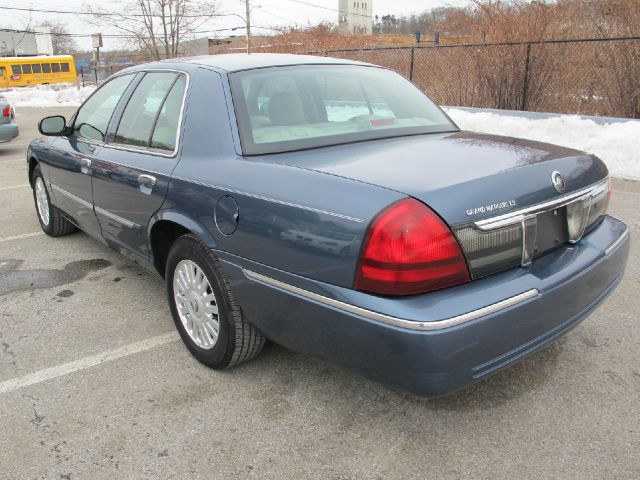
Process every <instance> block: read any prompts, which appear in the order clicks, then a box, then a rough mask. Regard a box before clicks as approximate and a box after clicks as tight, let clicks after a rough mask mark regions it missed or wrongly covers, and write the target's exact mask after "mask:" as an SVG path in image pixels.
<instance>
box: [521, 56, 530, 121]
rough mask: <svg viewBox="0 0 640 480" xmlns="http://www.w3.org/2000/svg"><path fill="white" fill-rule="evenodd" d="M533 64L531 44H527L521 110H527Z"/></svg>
mask: <svg viewBox="0 0 640 480" xmlns="http://www.w3.org/2000/svg"><path fill="white" fill-rule="evenodd" d="M530 64H531V44H530V43H527V55H526V58H525V61H524V84H523V85H522V104H521V105H520V110H523V111H524V110H527V103H528V102H529V69H530Z"/></svg>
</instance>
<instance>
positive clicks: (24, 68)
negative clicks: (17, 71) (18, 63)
mask: <svg viewBox="0 0 640 480" xmlns="http://www.w3.org/2000/svg"><path fill="white" fill-rule="evenodd" d="M22 73H26V74H31V65H29V64H25V65H22Z"/></svg>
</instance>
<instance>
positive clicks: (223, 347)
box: [165, 235, 266, 370]
mask: <svg viewBox="0 0 640 480" xmlns="http://www.w3.org/2000/svg"><path fill="white" fill-rule="evenodd" d="M165 271H166V282H167V294H168V300H169V306H170V308H171V315H172V316H173V321H174V323H175V325H176V328H177V329H178V332H179V333H180V336H181V337H182V340H183V341H184V343H185V345H186V346H187V348H188V349H189V351H190V352H191V354H192V355H193V356H194V357H195V358H196V359H197V360H198V361H199V362H201V363H203V364H205V365H207V366H208V367H210V368H213V369H216V370H219V369H223V368H227V367H232V366H234V365H237V364H239V363H242V362H244V361H246V360H250V359H252V358H253V357H255V356H256V355H258V354H259V353H260V351H261V350H262V347H264V344H265V341H266V339H265V337H264V336H263V335H262V334H260V332H258V331H257V330H256V328H255V327H254V326H253V325H251V324H250V323H249V322H248V321H247V320H246V318H244V316H243V314H242V310H241V309H240V307H239V306H238V304H237V303H236V302H235V299H234V298H233V295H232V293H231V288H230V286H229V281H228V280H227V278H226V276H225V275H224V272H223V271H222V265H221V264H220V261H219V260H218V258H217V257H216V256H215V255H214V254H213V252H212V251H211V249H209V248H208V247H207V246H206V245H204V244H203V243H202V242H201V241H200V240H198V239H197V238H196V237H195V236H193V235H184V236H182V237H180V238H178V240H176V241H175V242H174V244H173V246H172V247H171V251H170V252H169V257H168V260H167V268H166V270H165Z"/></svg>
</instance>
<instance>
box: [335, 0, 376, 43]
mask: <svg viewBox="0 0 640 480" xmlns="http://www.w3.org/2000/svg"><path fill="white" fill-rule="evenodd" d="M372 3H373V0H338V10H340V13H338V30H339V31H340V33H342V34H345V35H346V34H351V35H371V32H372V30H373V17H372V15H371V12H372V11H373V7H372Z"/></svg>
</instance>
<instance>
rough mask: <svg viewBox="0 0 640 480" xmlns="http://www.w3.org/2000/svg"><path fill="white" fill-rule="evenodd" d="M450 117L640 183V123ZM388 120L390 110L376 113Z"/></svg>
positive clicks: (58, 87)
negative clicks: (566, 151) (565, 151)
mask: <svg viewBox="0 0 640 480" xmlns="http://www.w3.org/2000/svg"><path fill="white" fill-rule="evenodd" d="M94 89H95V86H87V87H80V88H78V86H77V85H76V84H53V85H34V86H31V87H23V88H13V89H9V90H4V91H0V95H3V96H5V97H6V98H7V100H9V102H10V103H11V104H12V105H13V106H14V107H18V108H19V107H75V106H78V105H80V104H81V103H82V102H83V101H84V99H86V98H87V97H88V96H89V95H90V94H91V92H93V90H94ZM348 103H349V102H333V103H332V104H329V105H327V106H328V107H329V108H328V113H329V115H330V117H331V120H332V121H344V120H348V119H350V118H351V117H353V116H355V115H359V114H362V113H363V112H362V111H361V109H360V108H358V107H357V106H354V105H349V104H348ZM446 111H447V113H448V114H449V115H450V116H451V118H453V120H454V121H455V122H456V123H457V124H458V126H459V127H460V128H462V129H463V130H471V131H474V132H481V133H490V134H494V135H505V136H509V137H520V138H528V139H530V140H538V141H541V142H548V143H555V144H557V145H562V146H565V147H569V148H575V149H577V150H582V151H585V152H588V153H593V154H595V155H597V156H598V157H600V158H601V159H602V160H604V162H605V163H606V164H607V166H608V167H609V171H610V173H611V175H612V176H614V177H617V178H626V179H630V180H640V148H639V147H638V143H639V142H640V120H629V121H627V122H614V123H607V124H604V125H602V124H598V123H596V122H594V121H593V120H590V119H588V118H583V117H580V116H578V115H558V116H553V117H551V118H536V119H530V118H523V117H519V116H513V115H509V114H508V112H505V113H504V114H503V113H499V114H498V113H494V112H481V111H480V112H469V111H466V110H460V109H457V108H447V109H446ZM376 113H378V114H381V115H383V116H386V115H388V114H390V113H391V112H387V111H383V110H382V109H381V110H380V111H377V112H376Z"/></svg>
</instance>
